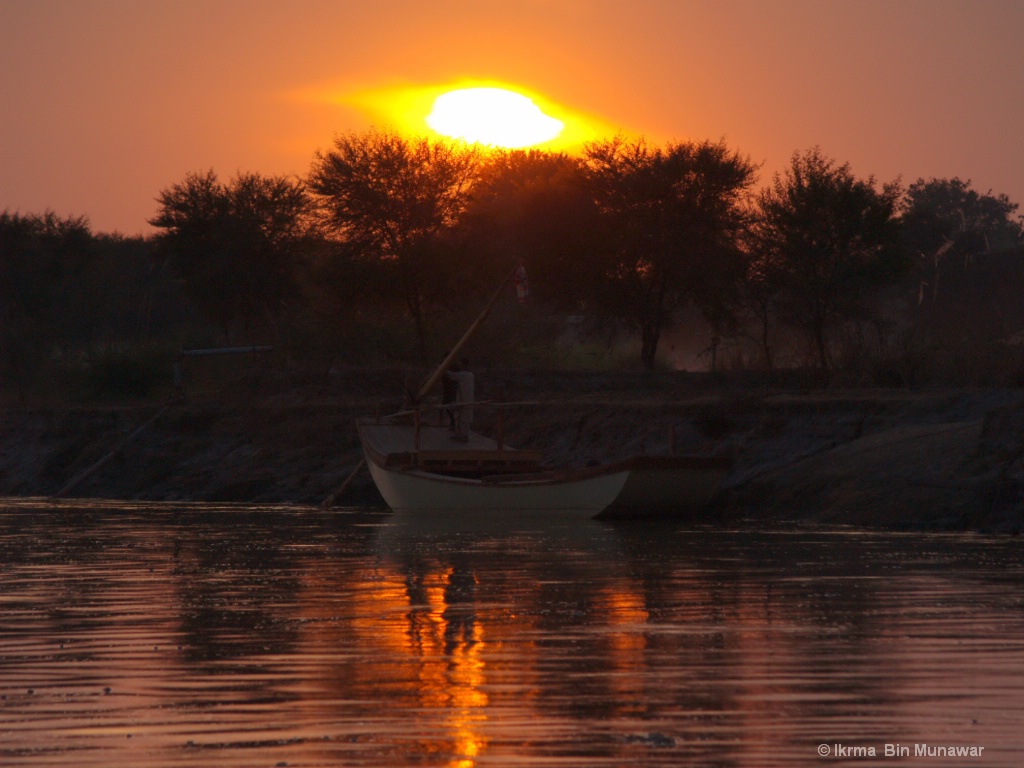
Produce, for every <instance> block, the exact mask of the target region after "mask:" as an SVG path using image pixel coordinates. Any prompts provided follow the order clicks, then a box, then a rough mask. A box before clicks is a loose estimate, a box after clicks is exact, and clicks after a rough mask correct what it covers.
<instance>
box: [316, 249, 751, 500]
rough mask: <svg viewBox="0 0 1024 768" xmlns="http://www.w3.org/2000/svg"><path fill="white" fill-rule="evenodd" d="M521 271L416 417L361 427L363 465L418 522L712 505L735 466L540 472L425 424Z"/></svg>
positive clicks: (638, 463) (527, 459) (700, 463)
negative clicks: (429, 405) (438, 393)
mask: <svg viewBox="0 0 1024 768" xmlns="http://www.w3.org/2000/svg"><path fill="white" fill-rule="evenodd" d="M519 269H520V268H519V267H517V268H516V269H513V270H512V272H510V273H509V275H508V276H507V277H506V278H505V280H504V282H502V284H501V286H499V288H498V290H497V291H496V292H495V294H494V296H493V297H492V298H491V300H490V301H489V302H488V304H487V306H486V307H484V310H483V311H482V312H481V313H480V315H479V316H478V317H477V318H476V320H475V321H474V322H473V324H472V325H471V326H470V327H469V329H468V330H467V331H466V332H465V333H464V334H463V336H462V338H461V339H460V340H459V342H458V343H457V344H456V345H455V346H454V347H453V348H452V349H451V351H450V352H449V353H448V355H447V357H445V359H444V361H442V362H441V364H440V365H439V366H438V367H437V368H436V369H435V370H434V372H433V373H432V374H431V376H430V377H429V378H428V379H427V380H426V382H425V383H424V384H423V386H422V387H420V389H419V391H418V392H417V393H416V394H415V395H414V396H413V397H412V398H411V402H412V404H413V410H412V411H407V412H404V413H403V414H395V415H394V416H392V417H389V418H384V419H361V420H359V421H358V422H357V427H358V429H359V439H360V442H361V443H362V447H363V454H364V457H365V458H364V461H365V463H366V465H367V466H368V467H369V469H370V475H371V476H372V477H373V481H374V483H375V484H376V485H377V489H378V490H379V491H380V493H381V496H383V497H384V501H385V502H387V504H388V506H389V507H391V509H392V510H394V511H396V512H399V513H415V514H417V515H419V514H421V513H433V515H434V516H437V515H439V514H442V513H454V514H455V515H457V516H458V515H461V516H462V517H468V516H472V515H473V513H510V512H515V513H532V514H539V515H542V516H545V517H558V518H581V519H586V518H591V517H595V516H597V515H599V514H602V513H608V514H616V515H640V514H647V513H651V512H664V511H667V510H679V509H685V508H694V507H698V506H701V505H703V504H705V503H706V502H707V501H709V500H710V499H711V497H712V496H713V495H714V493H715V492H716V491H717V489H718V486H719V484H720V483H721V482H722V480H723V479H724V478H725V475H726V473H727V472H728V471H729V467H730V466H731V461H729V460H728V459H721V458H701V457H683V456H678V457H677V456H664V457H653V456H634V457H632V458H629V459H625V460H624V461H618V462H615V463H611V464H605V465H603V466H595V467H586V468H582V469H568V468H566V469H550V468H547V467H544V466H543V465H542V464H541V459H542V454H541V453H540V452H539V451H520V450H514V449H511V448H508V447H506V446H505V445H504V444H503V442H502V441H501V439H500V437H499V440H498V441H495V440H491V439H490V438H487V437H484V436H482V435H479V434H476V433H473V432H470V435H469V440H468V442H461V443H457V442H454V441H453V440H452V439H451V433H450V432H449V431H448V429H446V428H445V427H443V426H440V425H428V424H426V423H424V422H423V421H422V420H421V418H420V413H421V405H420V404H422V403H423V401H424V398H425V397H426V396H427V395H428V394H429V393H430V391H431V390H432V389H433V388H434V387H436V386H437V384H438V382H439V381H440V380H441V377H442V376H443V375H444V373H445V371H447V370H448V369H449V367H450V366H451V364H452V362H453V361H454V360H455V358H456V355H458V354H459V352H460V350H461V349H462V348H463V347H464V346H465V344H466V343H467V342H468V340H469V339H470V337H471V336H472V335H473V333H474V332H475V331H476V329H477V328H479V327H480V325H481V324H482V323H483V321H484V319H485V318H486V317H487V314H488V312H489V311H490V309H491V307H492V306H493V305H494V303H495V302H496V301H497V300H498V297H499V296H500V295H501V291H502V289H503V288H504V286H505V285H506V284H508V283H509V281H511V280H512V279H513V278H514V277H515V276H516V274H517V272H518V271H519ZM360 466H361V465H360ZM359 469H360V468H359V467H357V468H356V470H355V471H353V473H352V475H350V477H349V479H348V480H346V481H345V485H343V486H342V489H344V488H345V487H346V486H347V484H348V483H349V482H350V481H351V479H352V477H354V476H355V474H356V472H358V471H359ZM339 493H340V491H339ZM336 495H337V494H335V497H336ZM325 504H329V502H325ZM491 516H492V517H493V516H494V515H491Z"/></svg>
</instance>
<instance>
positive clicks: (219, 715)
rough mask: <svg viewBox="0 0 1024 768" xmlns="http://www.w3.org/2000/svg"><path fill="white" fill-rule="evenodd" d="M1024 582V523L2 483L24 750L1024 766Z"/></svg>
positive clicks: (2, 640) (5, 670)
mask: <svg viewBox="0 0 1024 768" xmlns="http://www.w3.org/2000/svg"><path fill="white" fill-rule="evenodd" d="M1022 586H1024V548H1022V544H1021V541H1020V540H1018V539H1016V538H994V537H991V538H990V537H983V536H974V535H961V536H949V535H923V534H901V535H897V534H888V533H864V532H857V531H851V530H842V529H835V530H830V529H808V528H787V529H780V530H762V529H753V528H751V529H737V530H716V529H703V528H694V527H687V526H686V525H684V524H676V525H666V524H658V525H651V524H648V525H638V524H630V525H620V526H610V525H607V524H601V523H592V524H587V525H584V526H575V527H573V528H559V527H549V528H546V529H536V528H531V527H522V528H515V527H513V528H512V529H511V530H508V531H505V532H501V533H498V532H493V531H492V532H486V531H478V532H465V531H463V532H453V531H436V530H435V531H430V530H427V531H417V530H413V529H411V528H409V527H408V526H404V525H399V524H396V523H394V522H393V521H392V519H391V518H390V517H388V516H382V515H371V514H366V513H358V512H355V511H343V512H334V513H330V514H325V513H321V512H319V511H316V510H310V509H292V508H280V507H264V508H245V507H210V506H205V507H204V506H172V505H131V504H120V505H118V506H110V505H102V504H98V503H92V504H85V503H70V502H69V503H63V504H60V505H58V506H52V505H49V504H47V503H43V502H31V501H19V502H6V503H0V696H2V699H0V765H4V766H33V767H36V766H58V765H59V766H68V765H74V766H76V767H80V768H87V767H89V766H103V767H104V768H107V767H108V766H113V765H124V766H138V767H141V768H157V767H163V766H211V765H217V766H229V767H230V766H246V767H247V768H248V767H250V766H268V767H276V766H286V765H287V766H375V767H376V766H398V767H401V766H453V767H458V768H472V767H473V766H531V767H532V766H638V765H642V766H669V765H671V766H678V765H688V766H721V767H725V766H730V767H733V766H735V767H740V766H749V767H750V768H770V767H771V766H809V765H814V766H821V765H852V764H863V763H864V762H865V760H867V762H869V763H870V764H872V765H907V764H910V765H928V766H935V765H951V766H952V765H957V766H959V765H964V764H969V765H973V766H1010V765H1021V764H1024V728H1022V725H1024V590H1022ZM887 745H888V746H887ZM921 745H928V747H931V748H934V747H935V746H944V747H949V746H953V747H961V748H967V749H969V748H971V747H975V748H982V747H983V748H984V749H983V751H981V752H980V755H979V756H977V757H967V758H965V757H949V758H942V757H938V758H937V757H927V756H924V755H921V756H918V755H916V754H915V752H916V751H917V750H920V749H922V747H921ZM928 747H925V748H924V749H928ZM887 749H888V750H889V751H890V753H891V754H890V755H889V756H886V750H887ZM819 750H822V751H823V752H824V751H825V750H827V751H828V755H827V756H826V757H821V756H820V755H819ZM902 750H907V754H904V753H903V752H902ZM871 751H873V752H874V759H871ZM976 751H977V750H976Z"/></svg>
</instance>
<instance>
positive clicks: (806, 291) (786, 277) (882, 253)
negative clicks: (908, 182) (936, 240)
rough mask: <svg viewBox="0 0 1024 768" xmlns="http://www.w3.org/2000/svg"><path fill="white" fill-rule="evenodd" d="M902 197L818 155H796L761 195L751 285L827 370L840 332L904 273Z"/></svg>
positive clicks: (895, 190) (894, 186)
mask: <svg viewBox="0 0 1024 768" xmlns="http://www.w3.org/2000/svg"><path fill="white" fill-rule="evenodd" d="M900 195H901V190H900V186H899V183H898V182H893V183H891V184H886V185H883V186H882V188H881V189H880V190H879V189H876V185H875V180H874V178H873V177H869V178H867V179H858V178H856V177H855V176H854V175H853V172H852V171H851V170H850V166H849V164H845V165H839V166H837V165H836V163H835V161H834V160H832V159H830V158H827V157H825V156H824V155H823V154H822V153H821V151H820V150H819V149H818V148H814V149H811V150H809V151H808V152H806V153H804V154H802V155H801V154H800V153H796V154H794V155H793V158H792V161H791V164H790V167H789V169H788V170H787V171H786V172H785V175H779V174H776V175H775V178H774V180H773V182H772V184H771V186H769V187H767V188H766V189H764V190H762V192H761V195H760V198H759V200H758V204H759V205H758V207H759V215H758V219H757V223H756V225H755V232H754V235H755V237H754V242H755V248H756V251H755V255H754V259H753V263H752V265H751V275H752V278H753V279H755V280H757V281H758V282H759V283H760V286H761V288H762V289H764V288H770V289H771V291H772V292H773V293H774V294H775V296H776V306H778V307H779V309H780V311H781V313H782V316H783V319H784V320H786V321H787V322H789V323H790V324H791V325H793V326H795V327H797V328H799V329H800V330H802V331H804V332H805V333H806V334H807V336H808V340H809V341H810V343H811V345H812V348H813V350H814V354H815V357H816V358H817V362H818V365H819V366H820V367H821V369H822V370H826V371H827V370H828V369H829V367H830V363H831V355H830V347H831V341H832V338H831V337H832V334H833V332H834V331H835V329H836V328H838V327H839V326H841V325H842V324H843V323H845V322H847V321H849V320H852V319H855V318H857V317H859V316H860V315H861V313H862V312H863V309H864V301H865V298H866V297H867V295H868V293H869V291H870V290H871V289H872V288H874V287H876V286H879V285H881V284H883V283H885V282H887V281H889V280H891V279H894V278H895V277H897V276H898V275H899V274H900V272H901V271H902V270H903V269H905V268H906V265H907V261H906V259H905V258H904V253H903V251H902V249H901V248H900V247H899V224H898V221H897V219H896V212H897V205H898V203H899V199H900ZM762 293H763V290H762Z"/></svg>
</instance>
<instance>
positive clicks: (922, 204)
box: [901, 178, 1024, 303]
mask: <svg viewBox="0 0 1024 768" xmlns="http://www.w3.org/2000/svg"><path fill="white" fill-rule="evenodd" d="M970 185H971V182H970V180H968V181H962V180H960V179H958V178H952V179H931V180H929V181H925V180H924V179H918V180H917V181H916V182H914V183H913V184H911V185H910V187H909V189H907V193H906V197H905V198H904V200H903V213H902V219H901V221H902V225H903V237H904V241H905V242H906V245H907V247H908V249H909V250H910V252H911V253H913V254H914V255H915V256H916V257H917V258H918V260H919V264H920V279H921V288H922V290H921V292H920V301H921V302H924V301H925V299H927V300H928V301H930V302H932V303H934V302H936V301H937V300H938V298H939V290H940V285H941V283H942V282H943V281H942V275H943V273H944V272H945V271H946V268H947V266H948V265H949V264H950V263H953V262H960V264H962V265H964V266H965V267H966V266H967V265H968V264H969V263H970V262H971V261H972V260H973V258H974V257H975V256H978V255H981V254H987V253H993V252H999V251H1007V250H1010V249H1012V248H1015V247H1019V246H1020V244H1021V243H1022V239H1024V226H1022V224H1021V222H1020V221H1019V220H1018V221H1014V220H1013V218H1012V217H1013V214H1014V213H1015V212H1016V211H1017V208H1018V205H1017V203H1014V202H1011V201H1010V199H1009V198H1008V197H1007V196H1006V195H993V194H992V193H991V192H989V193H988V194H984V195H982V194H979V193H978V192H976V191H975V190H973V189H971V186H970ZM1018 218H1019V217H1018ZM926 287H927V288H928V290H927V291H926V290H924V289H925V288H926Z"/></svg>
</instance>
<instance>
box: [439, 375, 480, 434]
mask: <svg viewBox="0 0 1024 768" xmlns="http://www.w3.org/2000/svg"><path fill="white" fill-rule="evenodd" d="M444 375H445V378H447V379H448V380H449V381H452V382H454V383H455V385H456V386H457V387H458V390H457V392H456V395H455V402H456V404H457V405H458V406H459V407H458V408H457V409H456V412H455V434H454V435H453V436H452V438H453V439H455V440H458V441H459V442H461V443H465V442H468V441H469V428H470V427H471V426H472V424H473V408H472V406H471V405H470V404H471V403H472V402H473V396H474V392H473V390H474V389H475V388H476V380H475V378H474V377H473V372H472V371H470V370H469V361H468V360H466V359H465V358H463V359H462V362H461V363H460V364H458V365H452V367H451V368H449V369H448V370H447V371H446V372H445V374H444Z"/></svg>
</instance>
